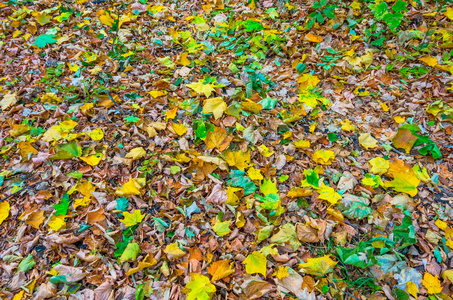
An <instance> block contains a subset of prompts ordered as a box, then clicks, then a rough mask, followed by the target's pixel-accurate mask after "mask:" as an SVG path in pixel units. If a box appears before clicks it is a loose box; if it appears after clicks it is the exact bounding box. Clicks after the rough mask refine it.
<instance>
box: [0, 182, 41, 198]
mask: <svg viewBox="0 0 453 300" xmlns="http://www.w3.org/2000/svg"><path fill="white" fill-rule="evenodd" d="M47 180H49V178H47V179H44V180H41V181H38V182H35V183H33V184H31V185H29V186H26V187H24V188H23V189H20V190H18V191H17V192H14V193H12V194H11V195H9V196H6V197H5V198H3V199H1V200H0V202H3V201H5V200H7V199H9V198H11V197H12V196H14V195H16V194H18V193H20V192H22V191H24V190H26V189H29V188H32V187H34V186H35V185H38V184H40V183H41V182H44V181H47Z"/></svg>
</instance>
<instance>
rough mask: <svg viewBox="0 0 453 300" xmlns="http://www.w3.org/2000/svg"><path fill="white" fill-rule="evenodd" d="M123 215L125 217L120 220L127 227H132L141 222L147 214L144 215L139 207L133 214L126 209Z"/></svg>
mask: <svg viewBox="0 0 453 300" xmlns="http://www.w3.org/2000/svg"><path fill="white" fill-rule="evenodd" d="M123 215H124V219H122V220H120V222H121V223H123V224H124V225H126V226H127V227H132V226H134V225H137V224H140V222H141V221H142V220H143V219H144V218H145V215H142V213H141V212H140V210H139V209H136V210H134V212H133V213H132V214H131V213H130V212H127V211H125V212H124V213H123Z"/></svg>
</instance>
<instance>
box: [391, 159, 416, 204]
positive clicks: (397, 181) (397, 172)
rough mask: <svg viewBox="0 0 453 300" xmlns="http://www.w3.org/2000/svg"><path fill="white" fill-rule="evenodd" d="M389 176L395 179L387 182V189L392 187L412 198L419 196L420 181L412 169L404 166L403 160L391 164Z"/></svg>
mask: <svg viewBox="0 0 453 300" xmlns="http://www.w3.org/2000/svg"><path fill="white" fill-rule="evenodd" d="M387 174H388V175H389V176H392V177H393V181H385V182H384V186H385V187H387V188H389V187H391V188H393V189H394V190H395V191H397V192H401V193H406V194H408V195H410V196H411V197H414V196H415V195H417V192H418V190H417V186H418V185H419V184H420V179H418V178H417V176H416V175H415V173H414V171H413V170H412V169H411V168H409V167H407V166H405V165H404V162H403V161H402V160H397V161H396V162H395V163H393V162H392V163H390V167H389V170H388V171H387Z"/></svg>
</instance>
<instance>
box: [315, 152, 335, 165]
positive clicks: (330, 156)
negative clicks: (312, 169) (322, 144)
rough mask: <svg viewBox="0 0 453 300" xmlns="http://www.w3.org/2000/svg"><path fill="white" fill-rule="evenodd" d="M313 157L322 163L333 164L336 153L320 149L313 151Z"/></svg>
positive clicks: (316, 161)
mask: <svg viewBox="0 0 453 300" xmlns="http://www.w3.org/2000/svg"><path fill="white" fill-rule="evenodd" d="M311 159H313V161H314V162H315V163H318V164H321V165H331V164H332V161H333V160H334V159H335V153H334V152H333V151H332V150H318V151H316V152H315V153H313V155H312V156H311Z"/></svg>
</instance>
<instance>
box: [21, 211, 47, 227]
mask: <svg viewBox="0 0 453 300" xmlns="http://www.w3.org/2000/svg"><path fill="white" fill-rule="evenodd" d="M45 219H46V218H45V217H44V211H43V210H40V211H35V212H32V213H31V214H30V215H29V216H28V217H27V220H26V221H25V223H27V224H28V225H30V226H31V227H33V228H36V229H39V226H41V224H42V222H44V220H45Z"/></svg>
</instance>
